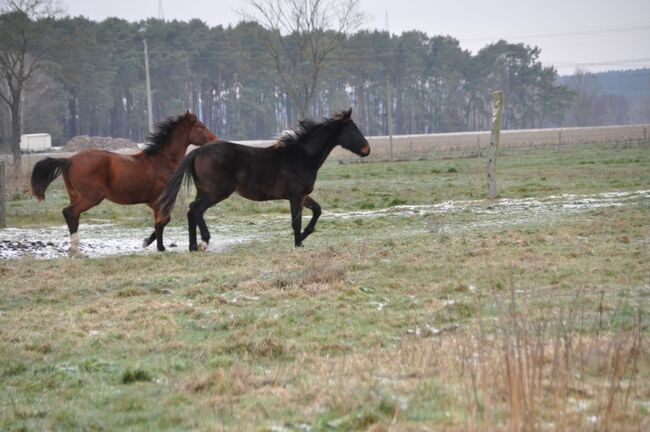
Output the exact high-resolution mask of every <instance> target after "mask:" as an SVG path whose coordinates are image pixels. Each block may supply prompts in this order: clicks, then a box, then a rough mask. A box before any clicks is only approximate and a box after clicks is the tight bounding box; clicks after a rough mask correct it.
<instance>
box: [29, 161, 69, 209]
mask: <svg viewBox="0 0 650 432" xmlns="http://www.w3.org/2000/svg"><path fill="white" fill-rule="evenodd" d="M69 166H70V160H69V159H55V158H45V159H43V160H40V161H38V162H37V163H36V165H34V170H33V171H32V194H34V196H35V197H36V198H38V200H39V201H43V200H44V199H45V190H46V189H47V187H48V186H49V185H50V183H52V182H53V181H54V179H55V178H57V177H58V176H60V175H61V174H62V173H64V172H65V170H67V169H68V167H69Z"/></svg>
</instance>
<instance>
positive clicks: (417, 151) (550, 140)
mask: <svg viewBox="0 0 650 432" xmlns="http://www.w3.org/2000/svg"><path fill="white" fill-rule="evenodd" d="M649 132H650V124H639V125H625V126H599V127H584V128H558V129H521V130H502V131H501V140H500V144H499V146H500V148H502V149H503V148H529V147H563V146H572V145H580V144H598V143H603V144H604V143H642V142H648V139H649V138H650V137H649V136H648V133H649ZM235 141H236V142H239V143H241V144H245V145H249V146H253V147H266V146H269V145H272V144H273V143H274V142H275V141H273V140H256V141H237V140H235ZM368 141H369V142H370V146H371V147H372V153H371V157H370V158H369V160H377V159H379V160H383V159H390V144H389V138H388V136H374V137H368ZM489 145H490V131H481V132H454V133H441V134H426V135H396V136H394V137H393V149H394V156H395V158H396V159H404V158H411V157H419V156H428V157H435V155H436V154H438V153H444V152H464V153H471V154H484V153H485V150H486V149H487V148H488V147H489ZM128 152H129V153H130V152H132V150H129V151H128ZM55 154H56V155H59V156H64V157H65V156H70V155H71V154H72V153H55ZM51 155H52V154H51V153H50V154H44V153H34V154H29V155H27V154H25V155H23V159H24V162H26V163H24V164H23V165H25V166H26V167H23V170H25V169H28V170H31V166H32V165H33V164H34V163H35V162H36V161H38V160H40V159H42V158H44V157H46V156H51ZM332 158H333V159H337V160H344V159H352V158H354V156H353V155H352V154H350V153H349V152H347V151H346V150H343V149H341V148H336V149H335V150H334V152H333V153H332ZM2 159H5V160H6V161H7V162H8V163H11V156H10V155H7V156H5V157H4V158H3V155H0V160H2Z"/></svg>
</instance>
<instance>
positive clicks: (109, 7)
mask: <svg viewBox="0 0 650 432" xmlns="http://www.w3.org/2000/svg"><path fill="white" fill-rule="evenodd" d="M62 3H63V4H64V5H66V6H67V13H68V14H69V15H72V16H77V15H83V16H86V17H88V18H90V19H93V20H103V19H104V18H107V17H112V16H117V17H119V18H124V19H127V20H129V21H138V20H141V19H145V18H148V17H157V16H158V10H159V7H158V4H159V0H62ZM360 3H361V9H362V10H363V12H364V13H365V14H366V15H367V18H368V19H367V21H366V24H365V27H366V28H379V29H384V28H385V25H386V13H388V22H389V26H390V31H391V32H392V33H401V32H403V31H407V30H413V29H415V30H421V31H423V32H425V33H427V34H428V35H430V36H432V35H439V34H447V35H451V36H453V37H455V38H457V39H458V40H460V42H461V45H462V46H463V48H465V49H469V50H471V51H473V52H476V51H477V50H479V49H480V48H481V47H483V46H485V45H487V44H489V43H491V42H496V41H497V40H499V39H505V40H507V41H509V42H524V43H527V44H529V45H536V46H538V47H540V48H541V50H542V54H541V60H542V62H543V63H544V64H545V65H551V64H552V65H554V66H556V67H557V69H558V71H559V72H560V74H569V73H573V72H574V71H575V70H576V68H580V69H584V70H588V71H593V72H596V71H603V70H611V69H636V68H640V67H650V0H536V1H530V0H494V1H488V0H455V1H454V0H452V1H435V0H360ZM247 5H248V1H247V0H162V6H163V8H162V9H163V12H164V18H165V19H168V20H170V19H178V20H188V19H190V18H199V19H201V20H203V21H205V22H206V23H208V24H209V25H211V26H214V25H219V24H221V25H224V26H227V25H229V24H236V23H237V22H238V21H240V20H241V15H240V14H239V13H238V12H239V11H242V10H246V9H247Z"/></svg>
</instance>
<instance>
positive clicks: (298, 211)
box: [289, 197, 305, 247]
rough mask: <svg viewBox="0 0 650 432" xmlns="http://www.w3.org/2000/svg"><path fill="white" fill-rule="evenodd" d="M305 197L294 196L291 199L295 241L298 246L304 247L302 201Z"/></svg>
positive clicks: (292, 226)
mask: <svg viewBox="0 0 650 432" xmlns="http://www.w3.org/2000/svg"><path fill="white" fill-rule="evenodd" d="M304 199H305V198H304V197H293V198H291V199H289V204H290V205H291V228H293V241H294V245H295V246H296V247H302V234H301V232H300V230H301V228H302V203H303V200H304Z"/></svg>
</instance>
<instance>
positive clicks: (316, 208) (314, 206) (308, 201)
mask: <svg viewBox="0 0 650 432" xmlns="http://www.w3.org/2000/svg"><path fill="white" fill-rule="evenodd" d="M303 206H304V207H307V208H308V209H309V210H311V212H312V217H311V220H310V221H309V224H307V226H306V227H305V230H304V231H303V232H302V234H301V235H300V240H301V241H302V240H305V239H306V238H307V237H309V235H310V234H311V233H313V232H314V228H315V227H316V222H318V218H319V217H320V215H321V210H320V205H319V204H318V203H317V202H316V201H315V200H314V199H313V198H312V197H310V196H306V197H305V199H304V201H303Z"/></svg>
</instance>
